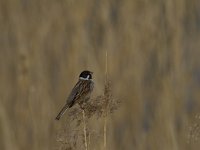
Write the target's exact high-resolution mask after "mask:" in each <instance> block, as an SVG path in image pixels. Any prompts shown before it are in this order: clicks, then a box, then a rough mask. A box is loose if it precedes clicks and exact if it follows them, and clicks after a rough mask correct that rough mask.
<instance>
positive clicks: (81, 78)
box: [79, 77, 89, 80]
mask: <svg viewBox="0 0 200 150" xmlns="http://www.w3.org/2000/svg"><path fill="white" fill-rule="evenodd" d="M79 79H80V80H89V79H88V78H83V77H79Z"/></svg>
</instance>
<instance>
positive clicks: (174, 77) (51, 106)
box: [0, 0, 200, 150]
mask: <svg viewBox="0 0 200 150" xmlns="http://www.w3.org/2000/svg"><path fill="white" fill-rule="evenodd" d="M106 51H107V52H108V75H109V79H110V81H111V84H112V92H113V95H114V97H116V98H117V99H120V100H121V101H122V103H121V106H120V108H119V109H118V110H117V111H116V112H115V113H114V114H113V115H112V116H110V117H109V120H108V138H107V147H108V148H107V149H109V150H132V149H134V150H198V149H199V146H200V139H199V138H198V137H199V136H200V117H199V113H200V59H199V58H200V1H198V0H190V1H188V0H167V1H161V0H152V1H147V0H124V1H120V0H101V1H99V0H84V1H82V0H34V1H26V0H0V133H1V134H0V149H1V150H27V149H29V150H47V149H48V150H51V149H52V150H53V149H62V148H61V147H59V143H58V142H57V134H58V131H60V130H61V129H64V128H66V126H65V125H66V124H69V122H67V115H65V117H63V118H62V119H61V120H60V121H55V117H56V115H57V113H58V112H59V110H60V108H61V107H62V105H63V104H64V103H65V100H66V97H67V96H68V94H69V92H70V90H71V88H72V86H73V85H74V84H75V83H76V81H77V79H78V75H79V73H80V72H81V71H82V70H85V69H88V70H92V71H93V72H94V82H95V91H94V94H93V95H94V96H96V95H99V94H102V93H103V88H104V79H105V53H106ZM93 123H94V125H93V124H92V123H90V127H93V129H92V130H97V129H98V130H99V129H100V130H103V129H102V127H101V125H100V124H99V127H98V124H97V123H96V122H95V121H93ZM71 128H73V126H72V127H71ZM70 130H71V129H68V132H69V131H70ZM188 140H189V142H188ZM97 141H98V143H99V144H96V143H95V142H93V143H91V145H94V147H95V148H93V149H96V150H98V149H102V146H101V145H102V142H103V138H102V137H100V138H99V139H97ZM80 149H81V148H80Z"/></svg>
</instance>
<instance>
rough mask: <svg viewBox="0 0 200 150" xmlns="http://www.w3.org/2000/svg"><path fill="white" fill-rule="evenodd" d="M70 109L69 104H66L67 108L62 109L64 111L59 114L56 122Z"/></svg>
mask: <svg viewBox="0 0 200 150" xmlns="http://www.w3.org/2000/svg"><path fill="white" fill-rule="evenodd" d="M68 108H69V105H68V104H65V106H64V107H63V108H62V110H61V111H60V112H59V114H58V115H57V117H56V120H59V119H60V117H61V116H62V115H63V114H64V113H65V111H66V110H67V109H68Z"/></svg>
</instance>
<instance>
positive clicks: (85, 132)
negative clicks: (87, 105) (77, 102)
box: [82, 109, 88, 150]
mask: <svg viewBox="0 0 200 150" xmlns="http://www.w3.org/2000/svg"><path fill="white" fill-rule="evenodd" d="M82 113H83V133H84V144H85V150H88V145H87V131H86V121H85V110H84V109H83V110H82Z"/></svg>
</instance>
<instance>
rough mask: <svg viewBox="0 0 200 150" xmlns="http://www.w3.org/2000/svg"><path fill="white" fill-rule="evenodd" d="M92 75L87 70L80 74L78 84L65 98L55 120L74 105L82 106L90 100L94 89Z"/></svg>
mask: <svg viewBox="0 0 200 150" xmlns="http://www.w3.org/2000/svg"><path fill="white" fill-rule="evenodd" d="M92 74H93V72H91V71H88V70H85V71H83V72H81V74H80V75H79V80H78V82H77V83H76V85H75V86H74V88H73V89H72V91H71V93H70V95H69V96H68V98H67V101H66V104H65V105H64V107H63V108H62V109H61V111H60V112H59V114H58V115H57V117H56V120H59V119H60V117H61V116H62V115H63V114H64V113H65V111H66V110H67V109H68V108H71V107H72V106H74V105H75V104H76V103H79V104H82V103H84V102H85V101H87V100H88V99H89V98H90V95H91V93H92V91H93V88H94V82H93V81H92Z"/></svg>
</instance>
